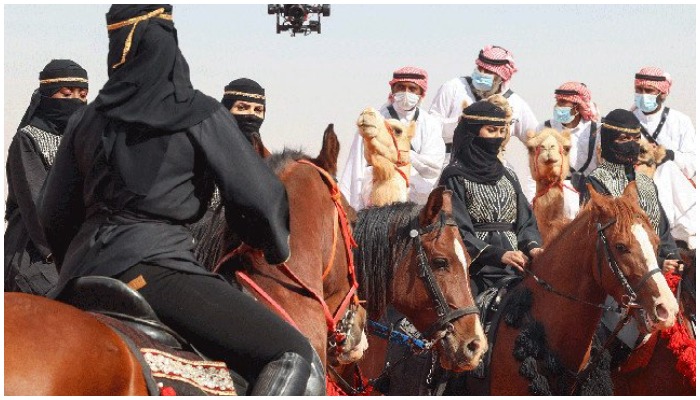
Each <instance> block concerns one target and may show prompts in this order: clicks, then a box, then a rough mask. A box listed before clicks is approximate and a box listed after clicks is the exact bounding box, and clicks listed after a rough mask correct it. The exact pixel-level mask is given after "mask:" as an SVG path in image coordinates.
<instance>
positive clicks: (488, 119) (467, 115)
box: [462, 113, 508, 123]
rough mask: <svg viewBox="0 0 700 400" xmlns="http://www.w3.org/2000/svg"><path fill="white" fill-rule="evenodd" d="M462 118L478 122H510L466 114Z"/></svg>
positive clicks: (504, 119)
mask: <svg viewBox="0 0 700 400" xmlns="http://www.w3.org/2000/svg"><path fill="white" fill-rule="evenodd" d="M462 118H465V119H478V120H482V121H493V122H503V123H506V122H507V121H508V120H507V119H506V118H498V117H487V116H485V115H470V114H464V113H462Z"/></svg>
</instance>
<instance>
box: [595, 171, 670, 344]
mask: <svg viewBox="0 0 700 400" xmlns="http://www.w3.org/2000/svg"><path fill="white" fill-rule="evenodd" d="M588 190H589V192H590V194H591V200H590V202H589V207H590V208H589V209H590V210H591V212H592V213H593V221H595V223H596V230H597V232H598V238H597V240H598V241H599V244H600V246H599V247H600V249H599V251H601V252H602V253H603V254H598V256H599V259H598V262H597V263H594V264H595V265H594V267H593V268H594V271H593V275H594V276H595V277H596V279H597V280H598V281H599V284H600V285H601V286H602V287H603V289H604V290H605V291H606V292H607V294H609V295H611V296H612V297H613V298H614V299H615V300H616V301H617V302H618V304H620V305H622V306H623V307H625V306H628V307H630V309H631V310H632V311H634V316H635V319H636V320H637V323H638V327H639V329H640V331H641V332H642V333H648V332H653V331H656V330H661V329H666V328H669V327H671V326H672V325H673V323H674V322H675V320H676V315H677V314H678V302H677V301H676V299H675V297H674V296H673V293H672V292H671V289H670V288H669V286H668V283H666V280H665V279H664V277H663V275H662V274H661V271H660V269H659V267H658V263H657V259H656V254H657V250H658V245H659V237H658V235H657V234H656V233H655V231H654V229H653V228H652V226H651V223H650V222H649V218H648V217H647V216H646V214H645V213H644V211H642V209H641V207H640V206H639V197H638V194H637V184H636V182H634V181H633V182H630V183H629V184H628V185H627V187H626V188H625V190H624V193H623V195H622V196H621V197H619V198H612V197H610V196H604V195H601V194H599V193H597V192H596V191H595V190H594V189H593V187H592V186H591V185H590V184H589V185H588ZM606 265H607V267H606Z"/></svg>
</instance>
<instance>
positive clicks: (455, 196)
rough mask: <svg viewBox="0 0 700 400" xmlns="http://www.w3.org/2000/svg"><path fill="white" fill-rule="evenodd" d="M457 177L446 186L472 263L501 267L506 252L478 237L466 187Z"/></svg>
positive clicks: (448, 181)
mask: <svg viewBox="0 0 700 400" xmlns="http://www.w3.org/2000/svg"><path fill="white" fill-rule="evenodd" d="M460 179H462V178H459V177H457V176H452V177H450V178H448V179H447V180H446V181H445V182H444V184H445V187H446V188H447V189H449V190H451V191H452V216H453V217H454V219H455V222H457V227H458V228H459V233H460V234H461V235H462V239H463V240H464V246H465V247H466V248H467V251H468V252H469V256H470V257H471V258H472V262H475V261H477V260H478V262H479V264H482V265H491V266H501V265H502V263H501V258H502V257H503V254H505V252H506V250H505V249H503V248H501V247H497V246H492V245H490V244H488V243H486V242H484V241H483V240H481V239H479V238H478V237H477V236H476V233H475V231H474V225H473V224H472V219H471V217H470V216H469V213H468V212H467V206H466V204H467V203H466V200H465V197H464V195H465V193H464V185H462V183H461V182H460Z"/></svg>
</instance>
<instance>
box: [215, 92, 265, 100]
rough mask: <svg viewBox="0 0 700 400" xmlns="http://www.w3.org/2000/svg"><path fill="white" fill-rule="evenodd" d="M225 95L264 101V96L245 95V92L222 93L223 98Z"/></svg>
mask: <svg viewBox="0 0 700 400" xmlns="http://www.w3.org/2000/svg"><path fill="white" fill-rule="evenodd" d="M227 94H230V95H231V96H244V97H250V98H253V99H260V100H265V96H263V95H261V94H253V93H246V92H237V91H235V90H227V91H225V92H224V96H226V95H227Z"/></svg>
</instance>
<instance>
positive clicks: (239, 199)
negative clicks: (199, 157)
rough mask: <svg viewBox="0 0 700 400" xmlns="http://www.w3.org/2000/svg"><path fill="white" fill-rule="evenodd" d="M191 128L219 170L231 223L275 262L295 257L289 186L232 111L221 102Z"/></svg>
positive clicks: (216, 176)
mask: <svg viewBox="0 0 700 400" xmlns="http://www.w3.org/2000/svg"><path fill="white" fill-rule="evenodd" d="M190 132H191V133H192V137H193V138H194V140H195V142H196V143H197V144H198V146H199V147H200V148H201V150H202V151H203V152H204V154H205V156H206V159H207V162H208V164H209V167H210V168H211V170H212V171H213V173H214V180H215V182H216V185H217V186H218V188H219V190H220V191H221V197H222V200H223V204H224V205H225V207H226V218H227V221H228V223H229V226H230V227H231V229H233V230H234V231H236V233H238V234H239V235H240V236H241V239H242V240H243V241H244V242H246V243H247V244H249V245H250V246H252V247H255V248H258V249H261V250H263V252H264V254H265V259H266V260H267V261H268V262H269V263H271V264H279V263H282V262H284V261H286V260H287V259H289V256H290V249H289V204H288V201H287V192H286V191H285V188H284V186H283V185H282V182H281V181H280V180H279V179H278V178H277V176H275V174H274V173H273V172H272V170H271V169H270V168H269V167H267V166H266V165H265V163H264V162H263V161H262V159H261V158H260V157H259V156H258V155H257V154H256V153H255V152H254V150H253V148H252V147H251V145H250V143H249V142H248V141H247V140H246V138H245V136H243V134H242V133H241V131H240V129H239V128H238V125H237V124H236V121H235V119H234V118H233V116H232V115H231V113H230V112H228V111H227V110H226V109H225V108H223V107H221V108H220V109H219V110H217V111H216V112H214V114H212V116H211V117H209V118H207V119H205V120H204V121H202V122H201V123H200V124H198V125H196V126H194V127H192V128H190Z"/></svg>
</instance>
